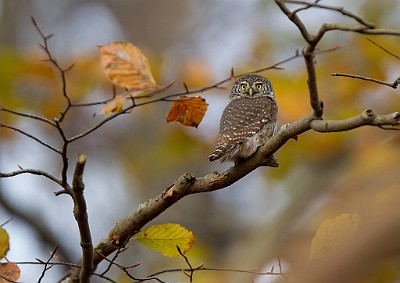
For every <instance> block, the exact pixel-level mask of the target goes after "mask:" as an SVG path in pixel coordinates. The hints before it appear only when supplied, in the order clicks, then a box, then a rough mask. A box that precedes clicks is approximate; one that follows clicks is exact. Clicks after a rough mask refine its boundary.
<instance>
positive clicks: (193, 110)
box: [166, 95, 208, 128]
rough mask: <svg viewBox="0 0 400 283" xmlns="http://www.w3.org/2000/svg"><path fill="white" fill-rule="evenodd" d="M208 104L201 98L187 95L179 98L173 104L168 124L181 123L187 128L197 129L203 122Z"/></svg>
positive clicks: (168, 116)
mask: <svg viewBox="0 0 400 283" xmlns="http://www.w3.org/2000/svg"><path fill="white" fill-rule="evenodd" d="M207 106H208V103H207V102H206V100H205V99H204V98H202V97H200V96H197V97H188V96H185V95H182V96H179V99H178V100H175V101H173V102H172V103H171V108H170V109H169V112H168V115H167V117H166V119H167V122H168V123H169V122H180V123H181V124H183V125H185V126H190V127H196V128H197V126H198V125H199V124H200V123H201V120H203V117H204V114H206V111H207Z"/></svg>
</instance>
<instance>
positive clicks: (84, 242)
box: [72, 154, 93, 283]
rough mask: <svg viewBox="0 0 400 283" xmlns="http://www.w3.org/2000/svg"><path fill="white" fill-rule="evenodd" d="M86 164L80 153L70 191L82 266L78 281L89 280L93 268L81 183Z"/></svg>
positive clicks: (84, 281)
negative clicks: (78, 236)
mask: <svg viewBox="0 0 400 283" xmlns="http://www.w3.org/2000/svg"><path fill="white" fill-rule="evenodd" d="M85 164H86V156H85V155H84V154H80V155H79V157H78V160H77V162H76V167H75V173H74V179H73V182H72V191H73V194H72V196H73V199H74V216H75V219H76V222H77V223H78V227H79V232H80V235H81V247H82V253H83V257H82V268H81V269H80V275H79V282H80V283H86V282H90V276H91V274H92V270H93V264H92V263H93V244H92V236H91V234H90V228H89V222H88V215H87V210H86V200H85V197H84V195H83V190H84V188H85V185H84V183H83V172H84V169H85Z"/></svg>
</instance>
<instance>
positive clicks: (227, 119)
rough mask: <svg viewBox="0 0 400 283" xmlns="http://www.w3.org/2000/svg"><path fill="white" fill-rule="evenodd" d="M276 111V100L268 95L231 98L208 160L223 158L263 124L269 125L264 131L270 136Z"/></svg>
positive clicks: (272, 131) (272, 132) (274, 122)
mask: <svg viewBox="0 0 400 283" xmlns="http://www.w3.org/2000/svg"><path fill="white" fill-rule="evenodd" d="M277 111H278V108H277V104H276V101H275V100H274V99H273V98H272V97H269V96H260V97H253V98H238V99H234V100H232V101H231V102H230V103H229V104H228V105H227V106H226V108H225V110H224V112H223V114H222V117H221V122H220V130H219V137H218V142H217V148H216V149H215V150H214V152H213V153H212V154H211V155H210V156H209V157H208V160H209V161H214V160H217V159H219V158H222V159H223V160H224V156H226V155H227V154H229V153H230V152H231V151H232V150H233V149H234V148H235V146H236V145H238V144H239V143H243V142H245V141H246V140H247V139H248V138H249V137H251V136H253V135H255V134H256V133H257V132H258V131H260V129H261V128H263V126H264V125H265V124H270V125H271V127H270V128H271V130H270V131H268V133H265V135H266V136H267V137H271V136H272V135H273V134H274V129H275V125H276V120H277Z"/></svg>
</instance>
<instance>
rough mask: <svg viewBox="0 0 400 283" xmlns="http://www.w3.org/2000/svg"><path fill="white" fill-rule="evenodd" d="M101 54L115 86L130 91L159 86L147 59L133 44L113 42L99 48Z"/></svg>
mask: <svg viewBox="0 0 400 283" xmlns="http://www.w3.org/2000/svg"><path fill="white" fill-rule="evenodd" d="M99 52H100V60H101V64H102V66H103V68H104V71H105V73H106V75H107V77H108V78H109V79H110V80H112V82H113V83H114V84H116V85H118V86H120V87H123V88H126V89H128V90H130V89H136V90H142V89H149V88H152V87H156V86H157V84H156V82H155V80H154V78H153V75H152V74H151V70H150V65H149V62H148V61H147V58H146V57H145V56H144V55H143V53H142V51H140V49H139V48H138V47H136V46H135V45H133V44H132V43H129V42H122V41H116V42H112V43H110V44H108V45H103V46H99Z"/></svg>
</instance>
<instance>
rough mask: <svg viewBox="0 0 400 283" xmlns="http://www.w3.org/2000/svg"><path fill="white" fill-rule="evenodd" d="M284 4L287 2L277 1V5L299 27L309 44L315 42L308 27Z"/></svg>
mask: <svg viewBox="0 0 400 283" xmlns="http://www.w3.org/2000/svg"><path fill="white" fill-rule="evenodd" d="M284 2H285V1H283V0H275V3H276V4H277V5H278V7H279V8H280V9H281V10H282V12H283V13H284V14H285V15H286V16H287V17H288V19H289V20H291V21H292V22H293V23H294V24H295V25H296V26H297V28H298V29H299V31H300V33H301V35H302V36H303V38H304V39H305V40H306V41H307V42H308V43H309V44H311V43H312V42H313V41H314V37H313V36H312V35H311V34H310V33H309V32H308V30H307V28H306V26H305V25H304V24H303V22H302V21H301V20H300V18H299V17H298V16H297V14H296V13H293V12H292V11H290V9H289V8H288V7H287V6H286V5H285V4H284Z"/></svg>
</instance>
